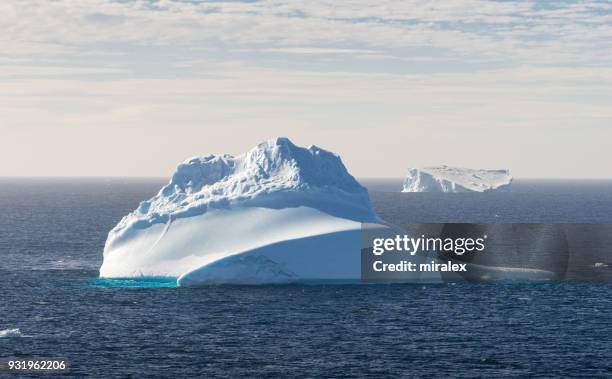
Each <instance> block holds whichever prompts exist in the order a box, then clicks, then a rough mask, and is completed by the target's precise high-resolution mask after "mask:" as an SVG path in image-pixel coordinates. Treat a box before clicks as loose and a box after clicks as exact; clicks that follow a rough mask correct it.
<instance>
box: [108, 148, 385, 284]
mask: <svg viewBox="0 0 612 379" xmlns="http://www.w3.org/2000/svg"><path fill="white" fill-rule="evenodd" d="M362 222H369V223H380V222H381V221H380V220H379V219H378V217H377V216H376V215H375V214H374V212H373V211H372V208H371V205H370V201H369V198H368V192H367V190H366V189H365V188H364V187H362V186H361V185H360V184H359V183H358V182H357V181H356V180H355V178H353V177H352V176H351V175H350V174H349V173H348V172H347V170H346V168H345V167H344V165H343V164H342V161H341V160H340V158H339V157H338V156H337V155H335V154H333V153H330V152H328V151H325V150H322V149H320V148H318V147H315V146H311V147H309V148H307V149H306V148H302V147H298V146H296V145H294V144H293V143H292V142H291V141H289V140H288V139H286V138H277V139H273V140H269V141H267V142H264V143H261V144H259V145H257V146H256V147H255V148H253V149H252V150H250V151H248V152H247V153H245V154H242V155H238V156H231V155H216V156H215V155H209V156H206V157H199V158H192V159H189V160H187V161H185V162H184V163H183V164H181V165H179V166H178V168H177V171H176V172H175V173H174V175H173V176H172V178H171V180H170V182H169V183H168V184H167V185H166V186H164V187H163V188H162V189H161V190H160V192H159V193H158V194H157V195H156V196H154V197H153V198H151V199H150V200H147V201H144V202H142V203H140V205H139V206H138V208H137V209H136V210H135V211H133V212H132V213H130V214H129V215H127V216H125V217H124V218H123V219H122V220H121V221H120V222H119V224H117V226H115V228H114V229H113V230H111V231H110V233H109V235H108V239H107V241H106V244H105V247H104V261H103V264H102V267H101V268H100V276H101V277H107V278H113V277H115V278H117V277H136V276H165V277H176V278H178V284H179V285H186V286H197V285H202V284H208V283H236V284H257V283H279V282H286V281H294V280H321V279H341V280H342V279H349V280H351V279H359V277H360V259H359V257H360V255H359V254H360V249H361V239H360V237H361V233H360V227H361V223H362Z"/></svg>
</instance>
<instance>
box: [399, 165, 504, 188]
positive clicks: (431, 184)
mask: <svg viewBox="0 0 612 379" xmlns="http://www.w3.org/2000/svg"><path fill="white" fill-rule="evenodd" d="M510 183H512V176H511V175H510V171H509V170H476V169H470V168H460V167H449V166H433V167H423V168H411V169H410V170H408V174H407V175H406V179H405V180H404V189H403V190H402V192H486V191H507V190H508V188H509V186H510Z"/></svg>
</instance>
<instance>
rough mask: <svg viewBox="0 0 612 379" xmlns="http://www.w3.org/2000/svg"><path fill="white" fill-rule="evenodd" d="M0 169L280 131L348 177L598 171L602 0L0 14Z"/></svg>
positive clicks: (35, 172) (153, 156) (216, 4)
mask: <svg viewBox="0 0 612 379" xmlns="http://www.w3.org/2000/svg"><path fill="white" fill-rule="evenodd" d="M0 14H1V15H2V17H0V40H1V44H2V45H1V46H2V50H1V51H0V162H2V163H0V176H160V177H169V176H170V175H171V173H172V172H173V171H174V169H175V167H176V166H177V165H178V164H179V163H180V162H182V161H184V160H185V159H186V158H189V157H192V156H197V155H208V154H211V153H213V154H217V153H230V154H239V153H241V152H244V151H246V150H248V149H250V148H252V147H253V146H255V145H256V144H257V143H259V142H261V141H263V140H266V139H269V138H273V137H276V136H286V137H289V138H291V139H292V140H293V142H294V143H296V144H298V145H303V146H309V145H317V146H319V147H322V148H324V149H327V150H330V151H333V152H335V153H337V154H339V155H340V156H341V157H342V160H343V162H344V163H345V165H346V166H347V168H348V169H349V171H350V172H351V173H352V174H353V175H355V176H357V177H402V176H404V174H405V173H406V171H407V169H408V168H410V167H419V166H427V165H439V164H446V165H454V166H462V167H473V168H508V169H510V170H511V171H512V173H513V175H514V176H515V177H525V178H612V165H611V163H612V2H611V1H513V0H508V1H483V0H453V1H447V0H444V1H435V0H434V1H422V0H403V1H394V0H377V1H342V2H339V1H334V0H309V1H304V2H302V1H277V0H264V1H228V2H226V1H202V2H200V1H167V0H162V1H109V0H84V1H79V2H76V1H67V0H57V1H47V0H41V1H28V0H3V1H2V2H0Z"/></svg>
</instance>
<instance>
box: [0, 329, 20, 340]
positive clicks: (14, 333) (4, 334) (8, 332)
mask: <svg viewBox="0 0 612 379" xmlns="http://www.w3.org/2000/svg"><path fill="white" fill-rule="evenodd" d="M11 337H23V334H21V330H19V328H15V329H4V330H0V338H11Z"/></svg>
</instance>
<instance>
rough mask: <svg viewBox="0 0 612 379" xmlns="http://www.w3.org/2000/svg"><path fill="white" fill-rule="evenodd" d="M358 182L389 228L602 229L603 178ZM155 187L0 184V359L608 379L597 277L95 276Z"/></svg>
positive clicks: (607, 215) (178, 371) (205, 372)
mask: <svg viewBox="0 0 612 379" xmlns="http://www.w3.org/2000/svg"><path fill="white" fill-rule="evenodd" d="M361 182H362V183H363V184H364V185H366V186H367V187H368V189H369V191H370V197H371V200H372V204H373V206H374V208H375V211H376V212H377V213H378V214H379V216H381V217H382V218H383V219H384V220H386V221H388V222H391V223H394V224H398V225H399V224H410V223H439V222H478V223H540V222H541V223H612V181H538V180H517V181H516V182H515V183H514V185H513V187H512V190H511V192H508V193H485V194H431V193H416V194H402V193H399V190H400V189H401V179H388V180H362V181H361ZM163 184H164V180H160V179H78V180H77V179H42V178H36V179H35V178H20V179H17V178H5V179H0V210H1V212H0V288H1V291H2V292H1V293H0V331H1V330H6V329H11V328H19V329H20V330H21V332H22V336H21V337H11V338H8V337H5V338H0V357H9V356H10V357H49V358H53V357H57V358H64V359H67V360H68V361H69V363H70V367H71V370H70V371H69V373H67V374H56V376H58V377H59V376H63V375H66V376H73V377H94V378H124V377H138V378H140V377H147V378H169V377H172V378H178V377H193V376H195V377H235V376H240V375H242V376H248V377H279V376H283V377H320V376H324V377H355V376H360V377H373V378H380V377H447V376H453V377H494V376H501V377H525V376H540V377H556V376H564V377H568V376H576V377H585V376H594V377H607V376H612V347H611V346H612V333H610V330H611V327H612V286H611V285H610V284H605V283H586V282H558V283H556V282H551V283H495V284H491V283H446V284H427V285H422V284H418V285H417V284H393V285H381V284H377V285H347V284H345V285H334V284H318V285H313V284H311V285H282V286H257V287H248V286H213V287H208V288H199V289H190V288H177V287H174V286H173V283H172V282H169V281H163V280H151V281H149V282H143V281H131V280H125V281H121V282H117V281H104V280H99V279H97V275H98V271H97V270H98V268H99V266H100V264H101V261H102V249H103V246H104V241H105V239H106V234H107V233H108V231H109V230H110V229H111V228H112V227H113V226H114V225H115V224H116V223H117V222H118V221H119V220H120V219H121V217H122V216H123V215H125V214H127V213H128V212H130V211H131V210H133V209H134V208H135V207H136V206H137V204H138V203H139V201H141V200H144V199H146V198H149V197H151V196H152V195H153V194H155V193H156V192H157V190H158V189H159V188H160V187H161V186H162V185H163ZM2 375H3V373H0V376H2ZM6 375H7V376H8V375H9V374H6ZM9 377H11V376H9ZM13 377H16V376H15V375H13Z"/></svg>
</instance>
